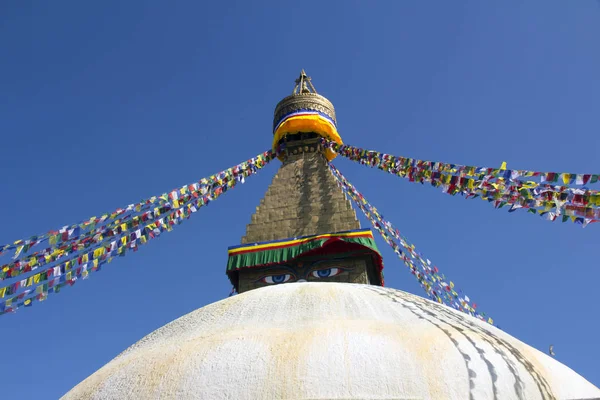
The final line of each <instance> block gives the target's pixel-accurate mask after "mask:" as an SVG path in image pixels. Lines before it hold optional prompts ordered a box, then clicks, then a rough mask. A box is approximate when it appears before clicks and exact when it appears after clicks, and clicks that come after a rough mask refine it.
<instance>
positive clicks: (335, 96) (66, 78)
mask: <svg viewBox="0 0 600 400" xmlns="http://www.w3.org/2000/svg"><path fill="white" fill-rule="evenodd" d="M599 37H600V5H599V4H598V2H596V1H591V0H590V1H578V2H574V1H573V2H562V1H530V2H521V1H513V2H494V3H493V4H492V3H491V2H479V1H461V2H447V1H418V2H417V1H413V2H408V1H402V2H400V1H398V2H394V1H388V2H383V1H382V2H370V3H369V5H368V6H367V2H356V1H352V2H351V1H344V2H341V1H340V2H333V1H331V2H311V1H302V2H285V4H284V2H280V1H269V2H267V1H265V2H243V1H239V2H235V1H233V2H176V3H173V4H169V5H167V3H165V2H157V1H143V2H142V1H128V2H115V1H105V2H96V3H90V2H79V1H62V2H52V4H51V3H49V2H42V1H38V2H27V4H25V2H20V1H12V2H11V1H4V2H2V5H0V50H1V53H2V60H3V62H2V63H0V87H1V88H2V89H1V91H2V95H1V96H0V138H1V142H0V143H1V144H0V173H1V174H2V177H3V178H2V180H1V181H0V193H1V196H0V207H1V208H2V210H3V211H4V212H3V218H2V224H1V225H0V243H4V242H9V241H14V240H16V239H19V238H23V237H28V236H30V235H33V234H38V233H41V232H45V231H47V230H50V229H55V228H59V227H61V226H63V225H65V224H69V223H74V222H77V221H80V220H83V219H86V218H88V217H90V216H92V215H99V214H101V213H103V212H105V211H112V210H114V209H116V208H117V207H121V206H126V205H127V204H130V203H132V202H135V201H138V200H140V199H142V198H146V197H150V196H152V195H155V194H160V193H163V192H165V191H168V190H170V189H173V188H175V187H177V186H180V185H183V184H186V183H190V182H193V181H196V180H198V179H200V178H202V177H204V176H208V175H210V174H212V173H214V172H217V171H220V170H222V169H224V168H227V167H230V166H232V165H235V164H237V163H238V162H240V161H243V160H245V159H247V158H249V157H252V156H254V155H256V154H258V153H260V152H262V151H264V150H266V149H267V148H268V147H269V146H270V141H271V121H272V112H273V108H274V106H275V104H276V103H277V101H279V100H280V99H281V98H282V97H284V96H286V95H288V94H289V93H290V92H291V90H292V87H293V80H294V79H295V78H296V77H297V75H298V73H299V71H300V69H301V68H305V69H306V71H307V73H308V74H309V75H310V76H312V78H313V83H314V84H315V86H316V88H317V90H318V91H319V92H320V93H322V94H324V95H325V96H327V97H328V98H329V99H330V100H331V101H333V103H334V104H335V106H336V109H337V114H338V124H339V129H340V133H341V135H342V137H343V139H344V140H345V142H346V143H348V144H352V145H356V146H361V147H367V148H371V149H375V150H379V151H384V152H388V153H391V154H395V155H403V156H409V157H415V158H421V159H428V160H436V161H447V162H453V163H461V164H469V165H480V166H499V165H500V163H501V162H502V161H507V162H508V166H509V167H512V168H517V169H529V170H539V171H555V172H579V173H598V172H599V171H598V164H597V159H598V150H599V149H600V136H599V135H598V129H599V127H600V113H598V110H599V109H600V79H599V73H598V71H600V52H598V38H599ZM335 164H336V165H337V167H338V168H339V169H340V170H341V171H342V172H343V173H344V174H345V175H346V177H347V178H348V179H349V180H350V181H351V182H352V183H353V184H354V185H355V186H356V187H357V188H358V189H359V190H361V191H362V192H363V193H364V195H365V196H366V197H367V198H369V200H370V201H371V202H372V203H373V204H374V205H375V206H376V207H378V208H379V210H380V211H381V212H382V213H383V214H384V215H385V216H386V217H387V218H388V219H389V220H391V221H392V222H393V223H394V224H395V225H397V226H398V227H400V229H401V231H402V232H403V233H404V234H405V235H406V236H407V237H408V238H409V239H410V240H411V241H412V242H413V243H415V244H416V246H417V248H418V249H419V250H420V251H421V252H423V253H424V254H425V255H426V256H428V257H429V258H430V259H432V260H433V261H434V262H435V263H436V264H437V265H438V266H439V267H440V269H441V270H442V272H444V273H445V274H446V275H448V276H450V277H451V278H452V280H453V281H454V282H456V283H457V284H458V286H460V287H461V288H462V289H463V290H464V291H465V292H466V293H467V294H468V295H469V296H470V297H471V298H472V299H474V300H475V301H476V302H477V303H478V304H479V305H480V307H481V309H482V310H484V311H486V312H487V313H489V314H490V315H492V317H493V318H494V320H495V321H496V322H497V323H498V324H499V325H500V326H501V327H502V329H503V330H505V331H506V332H508V333H510V334H512V335H514V336H515V337H517V338H519V339H520V340H523V341H524V342H526V343H528V344H530V345H531V346H534V347H536V348H538V349H540V350H541V351H547V349H548V346H549V345H550V344H554V349H555V352H556V354H557V359H558V360H560V361H561V362H563V363H565V364H566V365H568V366H569V367H571V368H573V369H574V370H576V371H577V372H579V373H580V374H582V375H583V376H584V377H586V378H587V379H588V380H590V381H591V382H592V383H594V384H596V385H600V369H599V368H598V366H597V360H598V358H599V357H600V349H599V347H598V343H597V338H598V333H597V332H598V329H599V328H600V322H599V319H598V315H599V311H598V295H597V293H598V281H599V280H600V268H599V266H598V263H597V262H596V261H594V260H597V255H596V254H597V253H595V252H597V249H598V244H597V241H598V239H599V238H600V234H599V229H600V225H598V226H597V225H590V226H589V227H587V228H585V229H582V228H581V227H580V226H576V225H574V224H571V223H564V224H563V223H560V222H547V221H544V220H542V219H541V218H539V217H537V216H533V215H531V214H526V213H524V212H515V213H511V214H508V213H507V212H506V211H505V210H495V209H493V208H492V207H491V206H490V205H489V204H487V203H485V202H483V201H481V200H464V199H462V198H460V197H451V196H448V195H446V194H443V193H441V192H440V191H439V190H437V189H435V188H432V187H430V186H421V185H417V184H413V183H409V182H406V181H403V180H401V179H400V178H396V177H393V176H391V175H387V174H385V173H383V172H381V171H377V170H370V169H367V168H365V167H362V166H360V165H357V164H353V163H351V162H350V161H348V160H344V159H338V160H336V161H335ZM277 168H278V162H274V163H273V164H272V165H270V166H268V168H266V169H265V170H263V171H262V172H261V173H260V174H259V175H258V176H254V177H252V178H250V179H248V180H247V182H246V184H245V185H243V186H240V187H238V188H236V189H235V190H233V191H231V192H227V193H226V194H225V195H224V196H222V197H221V198H220V199H219V200H218V201H216V202H214V203H212V204H211V205H210V206H209V207H208V208H204V209H202V210H201V211H200V212H199V213H197V214H195V215H194V216H193V218H192V219H191V220H190V221H186V223H185V224H183V225H181V226H180V227H178V228H177V229H175V230H174V231H173V232H171V233H169V234H166V235H163V236H162V237H161V238H160V239H159V240H157V241H152V242H150V243H149V244H148V245H147V246H144V247H142V248H141V250H140V251H139V252H137V253H135V254H130V255H128V256H127V257H125V258H121V259H118V260H117V261H116V262H114V263H112V264H110V265H109V266H107V267H105V268H104V269H103V270H102V271H101V272H99V273H95V274H92V275H91V276H90V279H88V280H87V281H82V282H79V283H78V284H76V285H75V286H74V287H72V288H71V287H69V288H66V289H65V290H64V291H63V292H61V294H60V295H51V296H50V298H49V299H48V301H46V302H44V303H36V304H35V306H34V307H31V308H28V309H21V310H19V311H18V312H17V313H16V314H14V315H7V316H2V317H0V337H2V338H3V340H4V346H2V350H0V351H1V353H0V354H2V357H1V361H0V371H2V373H3V374H4V378H3V379H2V397H3V398H20V399H29V398H31V399H33V398H36V399H41V398H43V399H46V398H47V399H53V398H57V397H58V396H60V395H62V394H64V393H65V392H66V391H68V390H69V389H70V388H71V387H73V386H74V385H76V384H77V383H78V382H80V381H81V380H83V379H84V378H85V377H87V376H89V375H90V374H91V373H93V372H94V371H96V370H97V369H98V368H100V367H101V366H102V365H104V364H105V363H106V362H108V361H110V360H111V359H112V358H113V357H115V356H116V355H117V354H118V353H119V352H121V351H122V350H124V349H125V348H126V347H128V346H129V345H131V344H132V343H134V342H135V341H137V340H139V339H140V338H142V337H143V336H144V335H146V334H148V333H150V332H151V331H153V330H154V329H156V328H158V327H160V326H162V325H164V324H165V323H167V322H169V321H172V320H173V319H175V318H178V317H179V316H181V315H183V314H185V313H187V312H190V311H192V310H194V309H196V308H198V307H202V306H204V305H206V304H208V303H212V302H214V301H217V300H220V299H222V298H224V297H226V296H227V295H228V293H229V290H230V285H229V284H228V280H227V279H226V277H225V264H226V259H227V252H226V250H227V246H230V245H236V244H239V241H240V237H241V236H242V235H243V234H244V228H245V224H247V223H248V222H249V221H250V215H251V213H252V212H253V210H254V209H255V207H256V205H257V204H258V202H259V200H260V198H261V196H262V194H263V193H264V192H265V191H266V189H267V187H268V185H269V183H270V181H271V179H272V177H273V175H274V174H275V172H276V170H277ZM594 189H596V190H598V189H599V188H598V187H595V188H594ZM364 226H367V225H366V224H365V225H364ZM379 246H380V248H381V250H382V252H383V255H384V260H385V264H386V283H387V286H391V287H394V288H398V289H402V290H406V291H409V292H413V293H417V294H421V289H420V288H419V287H418V285H417V283H416V282H415V281H414V280H413V278H412V276H411V275H410V274H409V273H408V272H407V270H406V267H404V266H403V265H402V264H401V262H400V261H399V260H398V259H397V258H396V256H395V255H394V254H393V252H392V251H390V250H389V249H388V247H387V245H386V244H385V243H384V242H382V241H379ZM5 260H6V258H4V257H3V258H2V261H3V262H5Z"/></svg>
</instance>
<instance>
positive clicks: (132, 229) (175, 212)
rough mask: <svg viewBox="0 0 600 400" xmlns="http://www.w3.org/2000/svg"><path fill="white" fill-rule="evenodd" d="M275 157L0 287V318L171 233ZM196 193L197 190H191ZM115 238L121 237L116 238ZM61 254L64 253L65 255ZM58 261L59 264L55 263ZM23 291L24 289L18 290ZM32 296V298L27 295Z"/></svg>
mask: <svg viewBox="0 0 600 400" xmlns="http://www.w3.org/2000/svg"><path fill="white" fill-rule="evenodd" d="M274 158H275V152H272V151H271V150H269V151H266V152H264V153H262V154H260V155H258V156H257V157H255V158H253V159H250V160H248V161H246V162H244V163H241V164H238V165H237V166H235V167H232V168H229V169H227V170H225V171H222V172H220V173H218V174H216V175H213V176H211V177H210V178H203V179H202V180H200V182H203V183H204V184H205V185H208V184H209V182H212V183H211V184H210V188H209V189H208V190H207V191H205V192H204V194H202V195H197V196H194V195H189V196H183V198H181V200H182V202H181V203H180V202H179V201H178V199H179V196H177V198H173V197H174V196H171V197H168V198H170V199H171V201H170V202H169V201H167V202H165V203H163V205H164V206H166V207H167V209H168V211H166V215H165V213H160V212H159V213H155V211H151V212H149V213H150V214H146V213H145V214H144V215H146V216H147V218H145V219H142V218H138V219H137V220H135V219H134V218H137V217H134V218H132V221H137V222H136V223H135V224H130V223H127V224H125V226H123V227H122V228H121V230H120V231H119V232H117V233H116V234H114V235H107V236H109V237H108V238H103V237H102V238H101V239H99V240H98V241H97V242H95V244H96V246H94V247H92V248H91V249H90V246H89V243H88V246H85V245H84V249H85V252H81V251H79V250H81V249H80V248H79V246H75V248H77V249H79V250H77V251H76V252H75V253H76V254H75V255H73V256H72V257H71V258H69V259H67V260H63V259H62V257H59V258H58V259H57V260H53V261H51V262H50V263H48V265H47V266H46V268H44V269H43V270H42V271H41V272H37V273H36V274H35V275H30V276H29V277H27V278H24V279H21V280H19V281H17V282H14V283H13V284H11V285H8V286H5V287H2V288H0V299H1V298H4V297H5V296H6V295H8V296H9V297H8V298H7V299H6V300H4V301H0V315H3V314H6V313H10V312H14V311H16V310H17V309H18V308H20V307H23V306H25V307H29V306H31V305H33V302H35V301H43V300H45V299H46V298H47V297H48V294H49V293H58V292H59V291H60V290H61V289H62V288H63V287H65V286H66V285H73V284H75V282H76V281H77V280H78V279H86V278H87V277H88V276H89V273H90V272H95V271H99V270H100V269H101V267H102V265H104V264H107V263H110V262H111V261H112V260H113V257H114V256H121V257H122V256H125V255H126V253H127V251H134V252H135V251H137V250H138V248H139V247H140V246H141V245H144V244H146V243H147V242H148V241H149V240H151V239H154V238H156V237H159V236H160V234H161V233H162V232H164V231H171V230H172V229H173V227H174V226H176V225H179V224H181V223H182V222H183V221H184V219H189V218H190V216H191V214H192V213H195V212H196V211H197V210H198V209H199V208H200V207H203V206H206V205H208V204H209V203H210V202H211V201H212V200H216V199H217V198H218V197H219V196H220V195H222V194H223V193H225V192H226V191H227V190H228V189H232V188H233V187H235V186H236V185H237V183H239V182H241V183H244V182H245V178H246V177H249V176H251V175H253V174H255V173H257V172H258V170H259V169H261V168H263V167H264V166H265V165H267V164H268V163H269V162H270V161H271V160H273V159H274ZM205 187H206V186H205ZM195 191H196V189H194V192H195ZM175 205H176V206H175ZM100 229H102V228H100ZM117 235H120V236H118V237H116V236H117ZM108 242H110V243H108ZM61 254H65V252H63V253H61ZM65 256H66V255H65ZM58 260H60V263H56V261H58ZM30 267H31V268H30V269H29V271H33V270H35V269H37V268H39V265H37V264H34V265H33V266H30ZM5 269H6V267H5V268H3V270H5ZM29 271H25V272H29ZM11 277H12V276H11ZM46 282H48V283H46ZM23 288H27V289H25V290H20V289H23ZM31 294H34V295H33V296H30V295H31ZM28 296H30V297H28Z"/></svg>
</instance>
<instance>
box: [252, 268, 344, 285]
mask: <svg viewBox="0 0 600 400" xmlns="http://www.w3.org/2000/svg"><path fill="white" fill-rule="evenodd" d="M344 271H346V268H341V267H330V268H323V269H317V270H314V271H310V273H309V274H308V275H309V276H310V277H313V278H317V279H322V278H331V277H332V276H336V275H339V274H341V273H342V272H344ZM292 279H294V280H296V279H297V278H296V276H295V275H294V274H292V273H290V274H280V275H265V276H263V277H262V278H260V279H259V280H258V282H261V283H266V284H267V285H277V284H279V283H286V282H289V281H291V280H292Z"/></svg>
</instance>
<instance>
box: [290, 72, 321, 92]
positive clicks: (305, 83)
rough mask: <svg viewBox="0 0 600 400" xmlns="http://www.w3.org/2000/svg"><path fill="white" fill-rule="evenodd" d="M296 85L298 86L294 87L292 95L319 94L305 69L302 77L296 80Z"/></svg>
mask: <svg viewBox="0 0 600 400" xmlns="http://www.w3.org/2000/svg"><path fill="white" fill-rule="evenodd" d="M295 83H296V85H295V86H294V90H293V91H292V95H294V94H303V93H315V94H317V90H316V89H315V87H314V86H313V84H312V82H311V78H310V76H308V75H306V72H305V71H304V69H303V70H302V71H300V76H299V77H298V78H297V79H296V80H295Z"/></svg>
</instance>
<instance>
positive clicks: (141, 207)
mask: <svg viewBox="0 0 600 400" xmlns="http://www.w3.org/2000/svg"><path fill="white" fill-rule="evenodd" d="M273 157H274V154H273V152H272V151H271V150H269V151H267V152H264V153H262V154H260V155H258V156H257V157H254V158H252V159H250V160H248V161H245V162H243V163H240V164H238V165H236V166H235V167H232V168H229V169H226V170H224V171H221V172H219V173H218V174H215V175H212V176H210V177H208V178H203V179H201V180H199V181H198V182H194V183H191V184H188V185H184V186H182V187H180V188H176V189H174V190H172V191H170V192H166V193H163V194H161V195H160V196H153V197H150V198H149V199H146V200H142V201H140V202H138V203H134V204H130V205H128V206H127V207H126V208H118V209H117V210H115V211H113V212H112V213H105V214H102V216H101V217H91V218H89V219H88V220H85V221H82V222H79V223H77V224H72V225H66V226H64V227H62V228H60V229H58V230H52V231H49V232H47V233H44V234H40V235H35V236H31V237H30V238H29V239H21V240H17V241H15V242H14V243H13V244H4V245H0V255H1V254H2V253H4V252H6V251H8V250H15V254H14V257H13V259H17V258H18V257H19V255H20V254H21V253H27V251H29V249H31V248H32V247H33V246H36V245H39V244H41V243H45V242H48V243H49V244H50V247H49V248H47V249H45V250H43V251H41V252H36V253H35V255H36V256H39V255H46V254H47V252H48V251H52V250H56V249H58V248H59V247H60V246H61V245H69V244H72V243H73V242H74V241H77V242H82V241H83V240H85V239H88V240H89V239H90V238H91V237H93V236H94V235H96V234H97V232H98V229H97V228H96V225H98V224H106V225H104V226H103V227H102V228H101V229H114V228H116V227H117V226H118V225H119V224H121V223H122V221H123V220H124V219H127V218H130V217H131V215H132V214H135V213H141V212H143V211H145V210H149V209H155V208H157V207H162V206H163V205H165V204H172V205H173V206H174V207H175V208H177V207H178V203H179V201H180V200H181V199H182V198H185V197H189V196H195V197H198V196H200V195H203V192H204V193H205V192H206V191H207V190H208V189H210V188H211V187H213V186H217V185H219V181H222V180H224V179H236V178H238V177H241V178H240V179H243V174H241V175H240V173H241V172H243V171H244V170H247V169H256V168H262V166H264V165H265V164H266V163H268V162H269V161H270V160H271V159H272V158H273ZM142 215H143V214H142ZM115 219H116V221H115ZM111 221H112V223H109V222H111ZM3 267H4V266H3ZM0 270H2V268H0Z"/></svg>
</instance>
